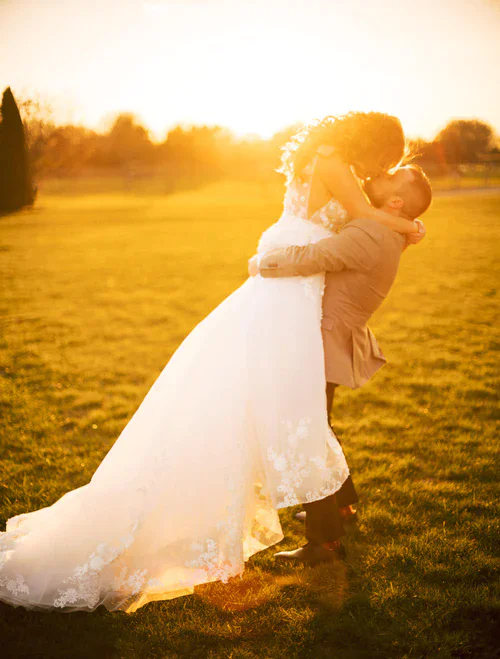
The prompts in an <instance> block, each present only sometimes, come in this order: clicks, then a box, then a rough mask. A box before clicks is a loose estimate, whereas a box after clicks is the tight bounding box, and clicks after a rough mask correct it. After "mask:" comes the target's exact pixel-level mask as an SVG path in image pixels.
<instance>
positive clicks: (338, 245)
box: [259, 224, 380, 277]
mask: <svg viewBox="0 0 500 659" xmlns="http://www.w3.org/2000/svg"><path fill="white" fill-rule="evenodd" d="M379 255H380V246H379V245H378V243H377V241H376V240H375V239H374V237H373V236H372V235H371V234H370V233H369V232H368V231H365V229H364V228H361V227H358V226H355V225H349V224H348V225H346V227H345V228H344V229H343V230H342V231H341V232H340V233H339V234H337V235H334V236H331V237H329V238H324V239H323V240H320V241H319V242H317V243H312V244H310V245H305V246H303V247H298V246H293V247H285V248H284V249H276V250H272V251H270V252H268V253H267V254H264V255H263V256H262V257H261V259H260V265H259V272H260V274H261V275H262V276H263V277H294V276H307V275H315V274H317V273H319V272H340V271H341V270H344V269H347V270H361V271H363V272H368V271H370V270H372V269H373V267H374V266H375V264H376V262H377V260H378V258H379Z"/></svg>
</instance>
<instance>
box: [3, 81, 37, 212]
mask: <svg viewBox="0 0 500 659" xmlns="http://www.w3.org/2000/svg"><path fill="white" fill-rule="evenodd" d="M0 115H1V119H2V121H1V123H0V213H11V212H13V211H16V210H19V209H20V208H22V207H23V206H29V205H30V204H32V203H33V201H34V199H35V190H34V187H33V182H32V179H31V175H30V167H29V160H28V153H27V149H26V142H25V137H24V126H23V122H22V119H21V115H20V114H19V109H18V107H17V104H16V101H15V99H14V95H13V94H12V91H11V89H10V87H7V89H6V90H5V91H4V93H3V96H2V105H1V107H0Z"/></svg>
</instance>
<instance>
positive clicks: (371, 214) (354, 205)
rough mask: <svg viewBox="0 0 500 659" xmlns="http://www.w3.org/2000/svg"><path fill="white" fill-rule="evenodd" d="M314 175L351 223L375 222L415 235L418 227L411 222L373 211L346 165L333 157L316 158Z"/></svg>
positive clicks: (334, 155) (336, 156)
mask: <svg viewBox="0 0 500 659" xmlns="http://www.w3.org/2000/svg"><path fill="white" fill-rule="evenodd" d="M316 171H317V172H318V173H319V175H320V176H321V178H322V179H323V181H324V183H325V185H326V186H327V187H328V189H329V191H330V193H331V194H332V196H333V197H335V199H337V201H339V202H340V204H342V206H343V207H344V208H345V209H346V211H347V212H348V213H349V215H350V216H351V217H353V218H354V219H357V218H363V219H367V220H375V221H376V222H379V223H380V224H384V225H385V226H386V227H388V228H389V229H392V230H393V231H397V232H398V233H402V234H409V233H417V232H418V225H417V224H416V223H415V222H411V221H410V220H405V219H404V218H401V217H395V216H394V215H391V214H390V213H386V212H385V211H383V210H380V209H379V208H374V207H373V206H372V205H371V204H370V203H369V201H368V199H367V198H366V196H365V193H364V192H363V190H362V189H361V187H360V186H359V183H358V182H357V181H356V179H355V178H354V176H353V173H352V172H351V169H350V167H349V165H348V164H347V163H345V162H344V161H343V160H342V159H341V158H340V157H339V156H338V155H336V154H335V153H334V154H333V155H331V156H330V157H328V158H318V161H317V165H316Z"/></svg>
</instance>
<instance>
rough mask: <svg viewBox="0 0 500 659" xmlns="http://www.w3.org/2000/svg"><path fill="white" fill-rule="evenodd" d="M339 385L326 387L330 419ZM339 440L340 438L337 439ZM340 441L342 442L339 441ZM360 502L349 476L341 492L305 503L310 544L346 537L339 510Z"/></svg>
mask: <svg viewBox="0 0 500 659" xmlns="http://www.w3.org/2000/svg"><path fill="white" fill-rule="evenodd" d="M337 386H338V385H336V384H333V383H332V382H328V383H327V385H326V407H327V413H328V419H329V418H330V411H331V409H332V405H333V399H334V397H335V389H336V388H337ZM337 439H338V437H337ZM339 441H340V440H339ZM357 501H358V495H357V494H356V490H355V488H354V483H353V482H352V478H351V476H350V475H349V476H348V477H347V480H346V481H345V482H344V483H343V485H342V487H341V488H340V490H338V491H337V492H335V494H330V496H328V497H325V498H324V499H318V500H317V501H312V502H311V503H304V504H302V505H303V508H304V510H305V511H306V513H307V515H306V538H307V539H308V540H309V542H315V543H319V544H322V543H323V542H334V541H335V540H338V539H339V538H340V537H341V536H343V535H345V530H344V525H343V524H342V517H341V516H340V510H339V508H343V507H344V506H349V505H351V504H353V503H356V502H357Z"/></svg>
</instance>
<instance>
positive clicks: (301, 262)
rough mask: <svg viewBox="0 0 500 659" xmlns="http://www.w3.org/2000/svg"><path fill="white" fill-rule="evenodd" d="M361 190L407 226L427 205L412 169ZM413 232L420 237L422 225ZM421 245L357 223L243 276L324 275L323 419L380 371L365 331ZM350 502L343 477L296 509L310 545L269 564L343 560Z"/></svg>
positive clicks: (420, 178) (424, 182) (425, 188)
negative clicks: (347, 392)
mask: <svg viewBox="0 0 500 659" xmlns="http://www.w3.org/2000/svg"><path fill="white" fill-rule="evenodd" d="M364 189H365V192H366V194H367V196H368V198H369V199H370V201H371V203H372V204H373V205H374V206H375V207H376V208H381V209H382V210H384V211H386V212H387V213H390V214H392V215H395V216H399V217H402V218H405V219H407V220H409V221H412V220H414V219H415V218H417V217H419V216H420V215H422V214H423V213H424V212H425V211H426V210H427V209H428V207H429V206H430V203H431V201H432V191H431V187H430V184H429V180H428V179H427V177H426V176H425V174H424V173H423V171H422V170H421V169H420V167H417V166H415V165H409V166H406V167H401V168H399V169H398V170H396V172H395V173H393V174H385V175H383V176H380V177H378V178H376V179H373V180H368V181H367V182H366V184H365V186H364ZM420 227H421V230H422V232H423V233H424V235H425V230H424V229H423V225H421V224H420ZM412 235H413V236H415V234H412ZM420 238H421V237H420V236H419V237H418V238H413V239H411V238H410V239H409V241H408V242H407V240H406V239H405V237H404V236H402V235H401V234H399V233H396V232H395V231H392V230H391V229H388V228H387V227H385V226H383V225H382V224H379V223H377V222H374V221H372V220H363V219H357V220H353V221H351V222H349V223H348V224H347V225H346V226H345V227H344V228H343V229H342V231H341V232H340V233H339V234H338V235H333V236H331V237H330V238H325V239H323V240H320V241H319V242H317V243H313V244H309V245H306V246H304V247H287V248H284V249H277V250H272V251H270V252H268V253H267V254H265V255H264V256H261V257H260V262H259V258H258V257H253V259H251V260H250V264H249V271H250V274H257V273H260V274H261V275H262V276H263V277H292V276H297V275H302V276H307V275H313V274H317V273H319V272H323V271H326V276H325V284H326V285H325V292H324V295H323V318H322V321H321V328H322V334H323V344H324V351H325V371H326V381H327V389H326V395H327V413H328V415H329V414H330V410H331V407H332V404H333V398H334V393H335V390H336V388H337V387H338V386H339V385H346V386H348V387H350V388H351V389H357V388H358V387H361V386H362V385H364V384H365V383H366V382H367V381H368V380H369V379H370V378H371V377H372V376H373V375H374V374H375V373H376V371H378V369H379V368H381V367H382V366H383V365H384V364H385V363H386V359H385V357H384V355H383V353H382V351H381V350H380V348H379V346H378V344H377V341H376V339H375V336H374V335H373V333H372V332H371V330H370V329H369V328H368V327H367V326H366V323H367V321H368V320H369V318H370V317H371V315H372V314H373V312H374V311H375V310H376V309H377V308H378V307H379V306H380V304H381V303H382V301H383V300H384V298H385V297H386V296H387V294H388V293H389V290H390V288H391V285H392V283H393V281H394V279H395V277H396V273H397V270H398V266H399V261H400V257H401V254H402V252H403V250H404V249H405V247H406V246H407V244H411V243H412V242H418V240H419V239H420ZM357 501H358V497H357V494H356V490H355V488H354V484H353V482H352V479H351V477H350V476H349V477H348V478H347V480H346V481H345V482H344V484H343V485H342V487H341V488H340V490H338V492H336V493H335V494H333V495H330V496H328V497H325V498H324V499H319V500H317V501H313V502H311V503H305V504H303V507H304V510H305V511H306V530H305V531H306V532H305V534H306V538H307V540H308V541H309V542H308V543H307V544H306V545H305V546H304V547H299V548H298V549H296V550H293V551H283V552H279V553H277V554H275V556H276V557H277V558H279V559H292V560H298V561H302V562H306V563H310V564H315V563H318V562H323V561H328V560H331V559H332V558H334V557H335V556H338V555H342V547H341V545H340V537H341V536H342V535H344V534H345V531H344V528H343V523H342V520H343V518H344V520H345V519H346V518H347V517H349V516H350V515H351V516H352V515H353V509H352V504H354V503H356V502H357Z"/></svg>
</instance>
